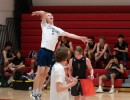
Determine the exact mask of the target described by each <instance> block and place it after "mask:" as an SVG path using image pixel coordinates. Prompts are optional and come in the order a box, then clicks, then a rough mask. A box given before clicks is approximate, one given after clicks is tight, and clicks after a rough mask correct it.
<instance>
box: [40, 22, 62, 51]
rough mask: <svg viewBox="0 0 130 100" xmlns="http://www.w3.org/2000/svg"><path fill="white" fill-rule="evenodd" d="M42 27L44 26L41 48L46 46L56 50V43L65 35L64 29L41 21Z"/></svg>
mask: <svg viewBox="0 0 130 100" xmlns="http://www.w3.org/2000/svg"><path fill="white" fill-rule="evenodd" d="M41 28H42V41H41V48H46V49H49V50H52V51H54V50H55V47H56V44H57V42H58V37H59V36H63V32H64V31H63V30H62V29H60V28H58V27H56V26H54V25H51V24H47V23H44V24H42V23H41Z"/></svg>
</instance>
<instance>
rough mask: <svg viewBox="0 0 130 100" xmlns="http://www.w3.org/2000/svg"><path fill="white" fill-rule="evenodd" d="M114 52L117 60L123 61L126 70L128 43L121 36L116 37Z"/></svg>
mask: <svg viewBox="0 0 130 100" xmlns="http://www.w3.org/2000/svg"><path fill="white" fill-rule="evenodd" d="M114 50H115V51H114V55H116V56H117V57H118V58H119V60H123V61H124V68H126V65H127V56H128V43H127V42H126V41H125V40H124V36H123V35H119V36H118V42H117V43H116V44H115V47H114Z"/></svg>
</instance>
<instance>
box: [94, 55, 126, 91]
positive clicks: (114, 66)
mask: <svg viewBox="0 0 130 100" xmlns="http://www.w3.org/2000/svg"><path fill="white" fill-rule="evenodd" d="M105 70H109V72H108V73H107V74H105V75H101V76H100V77H99V87H98V89H97V90H96V92H98V93H102V92H103V89H102V86H101V85H102V80H111V90H110V91H109V93H114V80H115V79H116V78H119V77H120V76H121V74H123V73H124V69H123V65H122V64H120V63H119V61H118V59H117V57H113V58H112V59H111V60H110V62H109V63H108V65H107V66H106V68H105Z"/></svg>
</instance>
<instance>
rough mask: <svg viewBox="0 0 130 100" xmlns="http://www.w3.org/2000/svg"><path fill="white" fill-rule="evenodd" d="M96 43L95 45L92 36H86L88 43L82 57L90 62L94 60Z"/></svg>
mask: <svg viewBox="0 0 130 100" xmlns="http://www.w3.org/2000/svg"><path fill="white" fill-rule="evenodd" d="M96 48H97V43H95V38H94V36H88V42H87V45H86V48H85V49H84V56H87V57H88V58H89V59H90V60H92V59H94V58H95V57H94V55H95V53H96Z"/></svg>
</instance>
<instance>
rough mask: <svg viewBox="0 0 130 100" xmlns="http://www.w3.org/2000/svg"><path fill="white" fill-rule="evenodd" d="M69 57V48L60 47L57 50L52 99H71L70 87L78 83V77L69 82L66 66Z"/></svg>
mask: <svg viewBox="0 0 130 100" xmlns="http://www.w3.org/2000/svg"><path fill="white" fill-rule="evenodd" d="M67 57H68V49H67V48H65V47H64V48H63V47H61V48H59V49H57V51H56V57H55V58H56V63H55V64H54V66H53V68H52V74H51V90H50V100H69V93H68V89H69V88H70V87H72V86H74V85H76V83H77V78H75V79H72V81H69V82H68V83H67V77H66V76H65V70H64V66H65V64H66V61H67Z"/></svg>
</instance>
